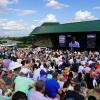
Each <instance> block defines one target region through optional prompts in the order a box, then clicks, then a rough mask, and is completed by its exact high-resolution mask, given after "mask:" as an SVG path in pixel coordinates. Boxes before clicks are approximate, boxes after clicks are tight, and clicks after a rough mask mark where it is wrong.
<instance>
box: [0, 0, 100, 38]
mask: <svg viewBox="0 0 100 100" xmlns="http://www.w3.org/2000/svg"><path fill="white" fill-rule="evenodd" d="M97 19H100V0H0V36H1V37H2V36H10V37H16V36H27V35H29V33H30V32H31V31H32V30H33V29H34V28H35V27H36V26H39V25H41V24H42V23H43V22H60V23H69V22H80V21H88V20H97Z"/></svg>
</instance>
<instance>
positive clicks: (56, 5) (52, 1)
mask: <svg viewBox="0 0 100 100" xmlns="http://www.w3.org/2000/svg"><path fill="white" fill-rule="evenodd" d="M45 6H46V7H49V8H53V9H62V8H66V7H69V5H67V4H66V5H65V4H63V3H60V2H58V1H57V0H48V1H47V3H46V5H45Z"/></svg>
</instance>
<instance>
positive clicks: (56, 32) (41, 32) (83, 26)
mask: <svg viewBox="0 0 100 100" xmlns="http://www.w3.org/2000/svg"><path fill="white" fill-rule="evenodd" d="M99 34H100V20H93V21H84V22H74V23H66V24H60V23H52V22H51V23H44V24H42V25H41V26H39V27H36V28H35V29H34V30H33V31H32V32H31V36H34V37H36V38H35V39H33V45H34V46H42V47H43V46H46V47H55V48H59V47H65V48H66V47H68V44H69V42H70V41H71V37H72V36H75V37H76V39H77V41H78V42H79V43H80V48H99V47H100V43H99V40H100V35H99Z"/></svg>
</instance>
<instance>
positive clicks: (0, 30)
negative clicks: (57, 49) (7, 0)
mask: <svg viewBox="0 0 100 100" xmlns="http://www.w3.org/2000/svg"><path fill="white" fill-rule="evenodd" d="M33 28H34V27H33V25H29V24H27V23H25V22H24V21H23V20H8V19H0V36H5V35H6V36H21V35H23V36H26V35H29V34H30V32H31V31H32V30H33Z"/></svg>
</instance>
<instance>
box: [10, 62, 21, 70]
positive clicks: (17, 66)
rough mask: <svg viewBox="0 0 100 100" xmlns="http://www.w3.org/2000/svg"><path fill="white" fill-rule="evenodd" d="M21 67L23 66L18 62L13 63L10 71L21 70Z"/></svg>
mask: <svg viewBox="0 0 100 100" xmlns="http://www.w3.org/2000/svg"><path fill="white" fill-rule="evenodd" d="M21 66H22V64H20V63H18V62H11V63H10V65H9V70H14V69H16V68H19V67H21Z"/></svg>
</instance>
